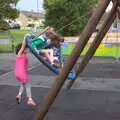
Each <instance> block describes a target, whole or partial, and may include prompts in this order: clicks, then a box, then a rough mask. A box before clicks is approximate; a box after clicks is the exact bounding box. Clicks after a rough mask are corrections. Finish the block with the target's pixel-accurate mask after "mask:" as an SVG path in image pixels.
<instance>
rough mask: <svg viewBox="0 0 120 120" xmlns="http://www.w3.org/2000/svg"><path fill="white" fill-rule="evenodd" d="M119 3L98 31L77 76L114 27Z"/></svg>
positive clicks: (72, 81)
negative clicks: (112, 26)
mask: <svg viewBox="0 0 120 120" xmlns="http://www.w3.org/2000/svg"><path fill="white" fill-rule="evenodd" d="M117 6H118V2H117V1H116V2H114V3H113V7H112V10H111V12H110V13H109V14H108V16H107V17H106V18H105V20H104V22H103V24H102V26H101V28H100V30H99V31H98V33H97V35H96V36H95V38H94V40H93V42H92V44H91V45H90V47H89V50H88V51H87V53H86V55H85V56H84V57H83V59H82V61H81V62H80V64H79V67H78V68H77V70H76V73H77V76H78V75H79V74H81V73H82V71H83V70H84V68H85V67H86V65H87V64H88V62H89V61H90V59H91V58H92V57H93V55H94V53H95V52H96V50H97V48H98V47H99V45H100V43H101V42H102V40H103V38H104V36H105V34H106V33H107V31H108V30H109V28H110V26H111V25H112V23H113V21H114V19H115V18H116V13H117V8H118V7H117ZM77 76H76V78H77ZM76 78H75V79H73V80H71V81H70V82H69V83H68V85H67V90H69V89H70V88H71V87H72V85H73V83H74V82H75V80H76Z"/></svg>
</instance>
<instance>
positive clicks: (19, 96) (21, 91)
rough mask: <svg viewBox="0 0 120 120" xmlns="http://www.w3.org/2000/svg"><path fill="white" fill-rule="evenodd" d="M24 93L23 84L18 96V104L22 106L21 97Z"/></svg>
mask: <svg viewBox="0 0 120 120" xmlns="http://www.w3.org/2000/svg"><path fill="white" fill-rule="evenodd" d="M23 91H24V84H23V83H22V84H21V85H20V89H19V93H18V95H17V96H16V102H17V103H18V104H20V102H21V95H22V93H23Z"/></svg>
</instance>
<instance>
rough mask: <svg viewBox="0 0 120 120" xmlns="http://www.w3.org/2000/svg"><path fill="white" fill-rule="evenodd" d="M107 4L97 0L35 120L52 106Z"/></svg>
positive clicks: (42, 116)
mask: <svg viewBox="0 0 120 120" xmlns="http://www.w3.org/2000/svg"><path fill="white" fill-rule="evenodd" d="M109 2H110V0H99V2H98V6H99V7H97V8H96V11H94V12H93V14H92V16H91V18H90V19H89V21H88V24H87V25H86V27H85V29H84V30H83V32H82V34H81V36H80V38H79V40H78V42H77V44H76V46H75V48H74V49H73V51H72V54H71V55H70V57H69V59H68V63H67V64H66V65H65V66H64V67H63V69H62V70H61V72H60V75H59V76H58V77H57V78H56V79H55V82H54V83H53V85H52V88H51V90H50V91H49V93H48V95H47V97H46V99H45V102H44V103H43V104H42V106H41V108H40V109H39V112H38V115H37V118H36V120H44V117H45V115H46V114H47V112H48V110H49V108H50V106H51V105H52V104H53V102H54V100H55V98H56V97H57V95H58V93H59V91H60V89H61V88H62V86H63V84H64V82H65V80H66V78H67V76H68V74H69V72H70V71H71V70H72V67H73V66H74V64H75V63H76V61H77V59H78V58H79V55H80V53H81V52H82V50H83V49H84V46H85V45H86V43H87V41H88V39H89V38H90V36H91V35H92V33H93V31H95V29H96V25H97V24H98V22H99V20H100V18H101V17H102V15H103V13H104V12H105V10H106V8H107V6H108V4H109Z"/></svg>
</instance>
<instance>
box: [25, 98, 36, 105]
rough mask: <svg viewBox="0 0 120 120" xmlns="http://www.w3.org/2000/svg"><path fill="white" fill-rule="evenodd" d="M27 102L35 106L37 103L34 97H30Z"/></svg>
mask: <svg viewBox="0 0 120 120" xmlns="http://www.w3.org/2000/svg"><path fill="white" fill-rule="evenodd" d="M27 104H28V105H33V106H35V105H36V103H35V102H34V100H33V99H32V98H29V99H28V102H27Z"/></svg>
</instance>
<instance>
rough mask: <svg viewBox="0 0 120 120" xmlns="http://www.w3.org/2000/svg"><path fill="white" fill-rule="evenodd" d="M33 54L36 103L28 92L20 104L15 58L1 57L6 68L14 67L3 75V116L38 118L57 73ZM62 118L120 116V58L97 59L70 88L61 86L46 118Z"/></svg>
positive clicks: (119, 119)
mask: <svg viewBox="0 0 120 120" xmlns="http://www.w3.org/2000/svg"><path fill="white" fill-rule="evenodd" d="M31 58H32V59H31V61H34V62H31V64H32V65H37V66H36V67H34V68H32V69H31V70H30V72H29V73H30V80H31V84H32V95H33V98H34V99H35V101H36V104H37V105H36V107H32V106H28V105H27V99H26V97H25V95H24V96H23V98H22V103H21V104H20V105H17V104H16V102H15V96H16V94H17V92H18V89H19V87H18V86H19V83H17V81H16V80H15V78H14V73H13V72H12V71H11V70H12V69H13V68H12V66H13V63H14V62H13V61H14V58H13V56H11V55H10V56H7V57H3V56H2V58H1V57H0V65H1V66H5V68H4V69H3V70H4V71H6V70H8V71H11V72H10V73H8V74H5V75H1V76H0V120H8V119H9V120H35V116H36V115H37V112H38V109H39V108H40V106H41V104H42V103H43V102H44V99H45V98H46V96H47V93H48V91H49V90H50V88H51V85H52V83H53V80H54V79H55V78H56V76H55V74H53V73H52V72H50V71H49V70H47V68H45V67H44V66H43V65H41V64H38V62H37V61H36V60H33V57H31ZM3 59H4V65H3V62H1V61H2V60H3ZM35 61H36V62H35ZM6 63H8V64H6ZM32 65H31V66H32ZM8 68H9V69H8ZM1 69H2V68H1ZM0 73H1V72H0ZM1 74H3V73H1ZM67 82H68V81H67ZM65 87H66V86H64V88H65ZM61 119H62V120H120V62H118V63H115V61H114V59H112V58H109V59H101V58H96V59H93V60H92V62H90V63H89V64H88V65H87V67H86V68H85V70H84V72H83V73H82V74H81V76H80V77H79V78H78V79H77V81H76V83H75V84H74V86H73V88H72V89H71V90H70V91H69V92H66V91H65V89H62V90H61V92H60V93H59V95H58V97H57V99H56V100H55V102H54V104H53V105H52V107H51V108H50V110H49V112H48V114H47V115H46V117H45V120H61Z"/></svg>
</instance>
